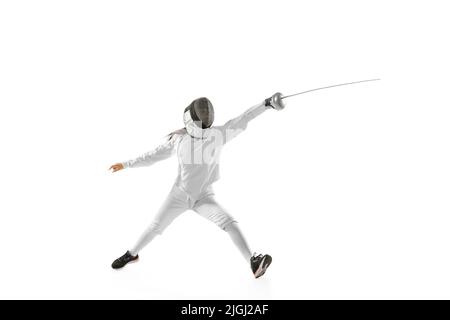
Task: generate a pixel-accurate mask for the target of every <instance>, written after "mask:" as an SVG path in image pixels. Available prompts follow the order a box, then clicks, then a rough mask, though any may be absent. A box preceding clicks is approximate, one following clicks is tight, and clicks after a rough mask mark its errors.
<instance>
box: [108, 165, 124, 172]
mask: <svg viewBox="0 0 450 320" xmlns="http://www.w3.org/2000/svg"><path fill="white" fill-rule="evenodd" d="M111 169H112V170H113V172H116V171H119V170H122V169H123V164H121V163H116V164H113V165H112V166H111V167H109V169H108V170H111Z"/></svg>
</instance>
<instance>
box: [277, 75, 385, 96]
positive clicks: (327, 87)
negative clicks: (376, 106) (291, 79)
mask: <svg viewBox="0 0 450 320" xmlns="http://www.w3.org/2000/svg"><path fill="white" fill-rule="evenodd" d="M378 80H381V79H368V80H360V81H353V82H347V83H340V84H334V85H332V86H326V87H320V88H315V89H310V90H306V91H302V92H298V93H294V94H290V95H288V96H282V97H281V99H286V98H290V97H293V96H298V95H299V94H304V93H308V92H312V91H317V90H323V89H329V88H334V87H340V86H347V85H350V84H356V83H362V82H369V81H378Z"/></svg>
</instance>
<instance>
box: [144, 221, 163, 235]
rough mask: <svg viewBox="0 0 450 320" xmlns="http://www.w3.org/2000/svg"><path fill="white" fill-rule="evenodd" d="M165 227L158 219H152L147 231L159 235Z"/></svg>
mask: <svg viewBox="0 0 450 320" xmlns="http://www.w3.org/2000/svg"><path fill="white" fill-rule="evenodd" d="M164 229H165V227H164V226H163V225H162V224H161V223H160V222H159V221H153V222H152V223H151V224H150V226H149V227H148V231H150V232H154V233H156V234H159V235H161V234H162V233H163V231H164Z"/></svg>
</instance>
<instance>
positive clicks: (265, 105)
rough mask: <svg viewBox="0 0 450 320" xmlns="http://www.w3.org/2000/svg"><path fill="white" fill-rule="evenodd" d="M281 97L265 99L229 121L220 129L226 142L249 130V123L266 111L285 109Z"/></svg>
mask: <svg viewBox="0 0 450 320" xmlns="http://www.w3.org/2000/svg"><path fill="white" fill-rule="evenodd" d="M280 96H281V94H279V93H276V94H274V95H273V96H272V97H270V98H268V99H265V100H264V101H262V102H261V103H259V104H257V105H255V106H253V107H251V108H249V109H247V110H246V111H245V112H244V113H242V114H241V115H240V116H238V117H236V118H233V119H231V120H229V121H228V122H226V123H225V124H224V125H223V126H221V127H219V129H220V130H221V131H222V132H223V134H224V137H225V142H228V141H230V140H231V139H233V138H234V137H236V136H237V135H238V134H239V133H241V132H242V131H244V130H245V129H247V125H248V123H249V122H250V121H251V120H253V119H255V118H256V117H257V116H259V115H261V114H262V113H264V111H266V110H267V109H272V108H273V109H276V110H281V109H283V108H284V104H282V102H281V100H279V97H280Z"/></svg>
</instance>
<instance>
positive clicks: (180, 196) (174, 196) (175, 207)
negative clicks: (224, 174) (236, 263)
mask: <svg viewBox="0 0 450 320" xmlns="http://www.w3.org/2000/svg"><path fill="white" fill-rule="evenodd" d="M189 209H191V210H193V211H195V212H197V213H198V214H199V215H200V216H202V217H204V218H206V219H208V220H210V221H212V222H213V223H215V224H216V225H217V226H218V227H219V228H221V229H223V230H224V231H226V232H227V233H228V234H229V235H230V237H231V239H232V241H233V243H234V244H235V245H236V246H237V247H238V249H239V251H240V252H241V254H242V256H243V257H244V259H245V260H246V261H247V262H249V261H250V257H251V250H250V249H249V246H248V244H247V241H246V240H245V238H244V236H243V234H242V232H241V231H240V229H239V227H238V225H237V221H236V220H235V219H234V218H233V217H232V216H231V215H230V214H229V213H228V212H227V211H226V210H225V209H224V208H223V207H222V206H221V205H220V204H219V203H217V201H216V200H215V198H214V192H213V191H212V188H211V187H210V188H208V189H207V190H206V191H205V192H203V193H202V194H201V195H200V196H199V197H198V199H193V198H191V197H190V196H189V194H188V193H186V192H184V191H183V190H182V189H180V188H179V187H178V186H177V185H174V186H173V188H172V190H171V191H170V193H169V195H168V196H167V198H166V200H165V201H164V203H163V205H162V206H161V208H160V209H159V211H158V212H157V214H156V216H155V217H154V219H153V221H152V223H151V224H150V226H149V227H148V228H147V229H146V230H145V232H144V233H143V234H142V236H141V237H140V238H139V240H138V241H137V243H136V244H135V245H134V247H133V249H131V250H130V253H131V254H132V255H134V256H135V255H137V254H138V253H139V252H140V251H141V250H142V249H143V248H144V247H145V246H146V245H147V244H148V243H150V241H152V240H153V239H154V238H155V237H156V236H157V235H158V234H162V233H163V231H164V230H165V229H166V228H167V227H168V226H169V225H170V224H171V223H172V221H173V220H174V219H175V218H177V217H178V216H179V215H180V214H182V213H183V212H185V211H187V210H189Z"/></svg>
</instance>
